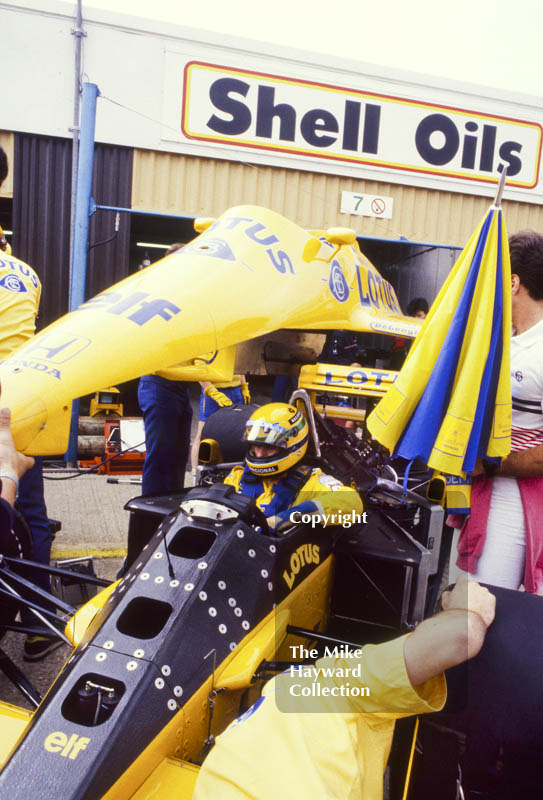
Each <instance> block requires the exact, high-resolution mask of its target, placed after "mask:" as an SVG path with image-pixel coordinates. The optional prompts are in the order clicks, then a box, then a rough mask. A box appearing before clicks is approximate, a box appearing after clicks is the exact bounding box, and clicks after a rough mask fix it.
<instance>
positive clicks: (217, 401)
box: [190, 375, 251, 478]
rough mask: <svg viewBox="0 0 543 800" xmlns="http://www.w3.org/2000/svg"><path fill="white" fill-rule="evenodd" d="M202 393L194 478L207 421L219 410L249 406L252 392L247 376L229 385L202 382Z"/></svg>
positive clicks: (193, 447) (193, 462) (194, 457)
mask: <svg viewBox="0 0 543 800" xmlns="http://www.w3.org/2000/svg"><path fill="white" fill-rule="evenodd" d="M200 386H201V387H202V391H201V393H200V415H199V417H198V427H197V429H196V436H195V439H194V442H193V443H192V449H191V457H190V460H191V467H192V477H193V478H196V468H197V466H198V451H199V449H200V440H201V438H202V431H203V429H204V425H205V424H206V422H207V420H208V419H209V418H210V416H211V415H212V414H214V413H215V411H218V410H219V408H227V407H228V406H234V405H244V404H245V405H249V404H250V402H251V391H250V389H249V384H248V382H247V380H246V378H245V375H234V377H233V379H232V380H231V381H229V382H227V383H211V381H200Z"/></svg>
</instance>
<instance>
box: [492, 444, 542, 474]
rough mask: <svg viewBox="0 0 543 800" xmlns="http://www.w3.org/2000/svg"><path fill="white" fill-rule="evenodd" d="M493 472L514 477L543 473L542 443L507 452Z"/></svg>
mask: <svg viewBox="0 0 543 800" xmlns="http://www.w3.org/2000/svg"><path fill="white" fill-rule="evenodd" d="M495 474H496V475H510V476H511V477H514V478H537V477H539V476H541V475H543V445H541V444H540V445H537V447H530V448H529V449H528V450H521V451H520V452H518V453H509V455H508V456H507V458H505V459H504V460H503V461H502V464H501V467H500V468H499V469H498V470H496V473H495Z"/></svg>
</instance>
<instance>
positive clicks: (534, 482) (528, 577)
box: [447, 475, 543, 594]
mask: <svg viewBox="0 0 543 800" xmlns="http://www.w3.org/2000/svg"><path fill="white" fill-rule="evenodd" d="M516 481H517V483H518V487H519V491H520V498H521V500H522V506H523V509H524V520H525V523H526V566H525V569H524V588H525V589H526V591H527V592H530V593H531V594H539V591H540V590H541V589H542V588H543V478H541V477H540V478H516ZM491 498H492V478H487V477H486V476H484V475H480V476H478V477H476V478H474V480H473V486H472V488H471V513H470V515H469V517H468V519H467V521H466V524H465V525H464V527H463V528H462V533H461V534H460V539H459V541H458V559H457V561H456V565H457V566H458V567H460V569H463V570H464V571H466V572H475V570H476V569H477V561H478V559H479V556H480V555H481V553H482V552H483V547H484V544H485V538H486V526H487V522H488V514H489V511H490V500H491ZM463 521H464V517H462V516H460V515H458V514H453V515H450V516H449V517H448V519H447V523H448V524H449V525H453V527H455V528H460V527H461V525H462V523H463Z"/></svg>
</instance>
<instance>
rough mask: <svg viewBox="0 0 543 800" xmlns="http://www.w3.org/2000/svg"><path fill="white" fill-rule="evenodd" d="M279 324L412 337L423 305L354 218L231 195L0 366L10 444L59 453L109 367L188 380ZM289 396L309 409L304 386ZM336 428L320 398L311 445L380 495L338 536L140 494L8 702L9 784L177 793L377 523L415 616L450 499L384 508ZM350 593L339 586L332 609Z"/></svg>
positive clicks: (361, 447)
mask: <svg viewBox="0 0 543 800" xmlns="http://www.w3.org/2000/svg"><path fill="white" fill-rule="evenodd" d="M233 286H235V287H236V291H232V287H233ZM238 287H239V290H238ZM225 298H228V302H225ZM280 328H291V329H292V328H296V329H307V330H327V329H335V328H345V329H351V330H360V331H370V332H371V331H374V332H384V333H388V334H391V335H398V336H407V337H414V336H415V335H416V333H417V331H418V328H419V323H418V322H417V321H416V320H413V319H410V318H405V317H403V316H402V315H401V312H400V308H399V305H398V302H397V299H396V296H395V294H394V291H393V289H392V287H391V286H390V285H389V284H388V283H387V282H386V281H384V280H383V279H382V278H381V277H380V276H379V275H378V273H377V271H376V270H375V268H374V267H373V266H372V265H371V264H370V263H369V262H368V261H367V259H366V258H365V257H364V256H363V255H362V254H361V252H360V250H359V249H358V246H357V244H356V241H355V238H354V234H352V232H348V231H345V230H343V229H335V230H331V231H328V232H322V231H320V232H313V233H308V232H306V231H303V230H302V229H300V228H298V227H297V226H296V225H294V224H293V223H291V222H289V221H288V220H286V219H284V218H283V217H281V216H279V215H278V214H276V213H274V212H271V211H268V210H266V209H261V208H256V207H252V206H243V207H239V208H235V209H231V210H229V211H227V212H226V213H225V214H224V215H223V216H222V217H220V218H219V219H218V220H217V221H216V222H215V223H214V224H213V225H212V226H211V227H209V228H208V229H207V230H206V231H205V232H204V233H202V235H201V236H199V237H198V238H197V239H196V240H195V241H193V242H192V243H191V244H190V245H188V246H186V247H184V248H183V249H182V250H180V251H178V252H177V253H175V254H173V255H171V256H169V257H167V258H166V259H163V260H162V261H160V262H158V263H156V264H154V265H152V266H151V267H148V268H147V269H145V270H143V271H142V272H140V273H138V274H137V275H134V276H131V277H130V278H127V279H126V280H125V281H122V282H121V283H119V284H117V285H116V286H114V287H112V288H111V289H110V290H108V291H106V292H103V293H102V294H100V295H98V296H97V297H95V298H93V299H92V300H89V301H87V302H86V303H84V304H83V305H82V306H81V307H80V308H79V309H77V310H76V311H74V312H72V313H71V314H68V315H67V316H66V317H63V318H62V319H60V320H58V321H57V322H56V323H54V324H53V325H51V326H49V327H48V328H47V329H45V330H44V331H42V332H41V333H40V334H38V335H37V336H36V337H35V338H34V339H32V340H31V341H30V342H28V343H27V344H26V345H24V346H23V347H22V348H20V349H19V350H18V351H17V352H16V353H14V354H13V355H12V356H11V357H10V358H9V359H7V360H6V361H5V362H4V363H3V364H2V365H0V381H1V385H2V402H3V404H5V405H8V406H10V407H11V409H12V418H13V431H14V436H15V441H16V445H17V446H18V447H19V448H20V449H24V450H25V451H26V452H29V453H33V454H40V453H46V454H47V453H55V454H56V453H59V452H62V450H63V447H64V446H65V441H66V438H65V433H66V430H67V423H68V421H69V415H70V408H69V407H70V401H71V400H72V399H73V398H75V397H78V396H81V395H84V394H87V393H89V392H91V391H93V390H94V389H96V388H98V387H100V386H106V385H112V384H114V383H119V382H122V381H126V380H128V379H130V378H133V377H137V376H138V375H141V374H143V373H146V372H153V371H157V370H161V369H164V368H169V367H172V366H176V367H177V368H178V369H179V372H178V375H179V377H181V376H182V377H184V378H187V379H194V380H197V379H204V378H206V379H211V380H213V379H218V378H221V379H228V377H231V375H232V372H233V366H234V357H233V355H234V350H235V345H236V344H238V343H239V342H243V341H245V340H247V339H250V338H253V337H256V336H259V335H261V334H263V333H266V332H269V331H273V330H277V329H280ZM202 354H204V355H202ZM370 372H371V375H370ZM343 373H344V374H343ZM329 374H330V375H332V378H333V373H332V372H331V371H329ZM337 374H339V375H340V378H341V380H343V383H344V386H343V389H344V390H345V393H346V394H353V393H356V392H362V393H363V390H364V385H366V384H367V386H366V388H367V389H368V391H367V394H369V395H372V394H373V395H379V394H382V392H383V391H384V388H385V386H386V384H387V383H389V382H390V381H392V380H393V378H394V375H393V374H392V373H387V374H386V375H387V377H386V378H385V373H384V372H382V371H381V372H380V371H379V370H373V371H369V372H368V373H367V374H366V373H363V377H361V375H360V373H359V374H357V376H355V377H354V378H353V377H352V376H351V377H349V375H350V373H349V372H348V371H347V370H344V371H343V372H341V369H340V370H339V373H337ZM337 374H336V378H335V380H336V383H332V384H331V386H332V388H333V387H334V386H335V388H336V389H337V388H338V385H337V380H338V378H337ZM327 375H328V373H327V372H326V371H324V373H319V374H317V375H316V374H313V373H310V374H309V375H308V377H307V381H308V383H307V385H308V389H309V390H310V391H311V390H312V389H314V390H315V391H317V390H318V389H319V388H322V384H323V383H324V385H325V386H326V381H327V380H328V378H327ZM343 389H342V391H343ZM298 400H299V401H302V402H305V403H306V413H308V414H309V415H312V411H311V409H310V404H309V400H308V398H307V399H305V398H298ZM323 425H324V427H322V426H323ZM319 426H320V428H319ZM334 427H335V426H334V425H333V424H332V423H326V422H323V421H321V419H320V417H319V416H318V415H316V417H315V420H314V424H313V426H312V431H313V456H314V458H315V459H316V460H317V463H319V459H321V461H320V463H322V464H323V466H324V467H325V468H326V469H328V471H330V472H332V473H333V474H336V475H337V476H338V477H339V478H340V479H342V480H343V481H344V482H345V481H346V482H347V483H351V484H352V485H353V487H355V488H356V490H357V491H360V492H361V493H362V494H363V495H364V497H368V496H369V493H370V492H375V500H374V501H373V502H374V503H376V504H377V505H376V507H375V508H374V509H373V510H372V509H370V511H371V512H372V514H373V516H371V515H370V523H371V524H370V525H367V526H366V525H358V526H353V527H352V529H349V530H348V531H347V533H348V536H347V538H346V529H344V528H341V529H338V528H319V527H312V526H310V525H303V524H299V525H294V526H293V527H292V528H291V529H290V530H289V531H288V532H287V534H286V535H284V536H281V537H274V536H271V535H268V534H267V533H266V531H265V525H264V523H263V520H262V519H261V518H259V517H258V515H256V516H255V512H254V508H253V507H252V506H251V505H250V504H249V503H248V502H246V501H245V500H244V499H243V498H241V497H240V496H238V495H236V494H235V493H234V492H233V491H232V489H231V487H222V486H218V485H212V486H210V487H207V488H200V489H198V490H196V493H195V490H193V491H192V492H191V493H188V494H184V495H182V496H175V497H173V498H171V497H170V498H168V497H166V498H158V499H157V498H154V499H153V501H145V500H144V499H141V500H139V501H137V502H135V503H134V505H133V506H132V511H133V513H139V514H141V515H142V516H146V515H147V517H149V516H153V517H155V518H156V521H157V522H160V525H159V527H158V528H157V530H156V532H155V533H153V535H152V538H151V539H150V541H149V542H148V544H146V545H145V547H144V550H143V552H142V554H141V557H140V558H139V559H137V560H136V561H135V562H134V564H133V565H132V566H131V567H130V568H129V570H128V572H127V573H126V574H125V575H124V576H123V577H122V579H121V580H120V581H119V582H118V583H117V584H115V585H114V586H113V587H110V588H109V589H107V590H105V592H104V593H102V594H101V595H99V596H98V597H99V598H100V600H96V599H94V600H93V601H91V603H90V604H89V605H88V606H86V607H83V609H82V610H81V611H79V612H78V614H76V616H75V617H74V618H73V619H72V620H70V622H69V623H68V625H67V628H66V633H67V635H68V637H69V638H70V639H71V641H72V642H73V643H74V650H73V653H72V655H71V656H70V658H69V660H68V662H67V663H66V665H65V666H64V668H63V669H62V671H61V672H60V674H59V675H58V677H57V679H56V681H55V682H54V684H53V686H52V687H51V689H50V690H49V692H48V694H47V695H46V697H45V699H44V700H43V702H42V703H41V704H40V705H39V707H38V709H37V710H36V711H35V712H34V713H32V714H30V713H29V712H26V711H22V710H21V711H19V710H18V709H14V707H12V706H7V705H6V704H0V725H1V727H2V731H3V733H2V748H1V751H0V752H1V754H2V756H3V758H4V768H3V770H2V772H1V773H0V794H1V795H2V796H6V797H8V796H9V797H10V798H11V800H16V799H17V798H21V800H22V798H25V800H26V797H27V796H28V795H29V794H36V792H39V796H40V798H43V800H53V798H55V800H56V798H57V797H58V792H59V787H62V795H63V796H64V797H65V798H66V800H68V798H73V800H76V798H77V799H78V800H80V799H81V800H82V799H83V798H86V799H87V800H91V798H92V799H93V800H94V799H96V800H97V798H100V797H104V798H108V799H109V798H111V800H113V798H115V800H121V798H129V797H137V798H144V797H149V798H150V797H153V798H166V797H171V796H174V795H175V796H179V797H181V798H186V799H187V800H188V798H189V797H191V795H192V786H193V783H194V780H195V776H196V775H197V771H198V765H199V764H200V763H201V761H202V759H203V757H204V756H205V753H206V751H207V749H208V748H209V747H210V746H211V745H212V743H213V737H214V736H215V735H216V734H217V733H219V732H220V731H222V730H223V729H224V728H225V726H226V725H227V724H228V723H229V722H230V721H231V720H233V719H234V718H235V717H237V716H238V714H239V713H240V712H242V711H243V710H245V709H246V708H247V707H248V706H249V705H250V704H251V703H252V702H253V701H254V700H255V699H256V697H257V696H258V692H259V688H260V686H261V683H262V680H263V679H264V678H266V677H269V676H270V674H273V673H274V672H275V671H277V670H278V669H281V668H282V664H284V663H287V662H289V661H291V660H292V659H291V658H290V655H291V651H290V645H291V644H300V643H302V642H307V643H309V642H313V641H316V640H319V638H322V637H324V638H325V639H326V637H327V636H329V635H330V630H328V618H329V614H330V609H331V608H333V606H334V603H333V594H334V585H335V584H336V585H339V583H341V580H340V581H339V582H338V581H336V582H334V574H335V569H337V568H338V564H339V563H340V561H339V559H338V556H339V555H340V556H341V559H343V560H344V561H345V560H346V561H349V562H354V563H355V564H356V562H357V559H358V558H359V556H360V553H361V551H362V550H363V549H364V541H363V540H364V535H365V533H366V531H367V529H369V528H371V529H372V530H373V531H374V533H375V532H377V535H378V536H380V535H381V531H385V529H386V531H388V533H387V536H388V539H387V541H388V542H389V543H390V542H396V544H397V543H398V542H399V539H401V543H400V544H398V546H397V547H396V550H395V553H396V556H397V558H396V561H397V563H398V564H399V565H400V567H401V570H402V575H403V576H404V577H403V578H402V580H403V583H401V582H400V590H399V596H398V597H397V598H396V599H397V606H398V609H399V611H398V615H397V616H396V617H394V620H393V623H392V625H386V626H385V627H386V628H387V629H390V627H392V628H393V629H397V630H401V629H403V630H406V629H409V628H410V627H412V626H413V625H414V624H416V622H418V621H420V619H421V618H422V616H423V615H424V613H425V606H426V590H427V586H428V578H429V575H431V574H437V571H438V568H437V561H436V559H435V558H434V556H433V555H432V548H434V547H435V553H436V554H437V553H438V551H439V536H438V535H437V529H439V532H440V530H441V519H442V510H441V509H440V508H439V507H437V506H431V504H428V503H427V501H424V500H423V498H420V497H419V498H416V497H414V496H413V497H411V496H410V500H409V503H410V504H411V510H412V511H413V513H412V514H411V522H410V523H409V524H408V525H407V526H403V527H402V526H401V525H398V524H397V523H396V522H394V521H391V519H389V518H388V517H387V515H386V514H384V515H383V511H382V509H381V506H382V505H383V503H384V505H385V506H388V504H389V503H391V504H392V505H394V504H397V503H398V502H399V501H398V496H397V491H396V488H397V487H395V486H394V484H392V483H391V482H389V481H387V480H385V479H384V478H383V475H385V473H384V472H382V470H381V468H382V467H383V464H384V462H383V461H379V460H378V459H377V461H375V462H374V468H372V469H373V472H372V470H370V469H369V468H368V467H367V466H366V462H367V463H370V462H371V458H372V456H374V455H375V454H374V453H372V451H371V448H369V449H368V446H367V442H365V443H357V442H358V440H357V439H356V437H354V436H353V435H352V434H347V433H346V432H344V431H340V430H339V429H335V430H334ZM338 437H339V439H338ZM357 470H358V471H357ZM386 477H388V475H386ZM379 481H380V483H379ZM369 502H370V505H371V502H372V501H369ZM419 504H420V505H419ZM419 507H421V508H422V507H424V513H425V514H426V515H427V520H426V522H427V524H425V525H421V526H420V529H419V531H418V533H419V534H422V535H421V536H418V540H417V536H413V535H412V533H413V530H411V528H410V526H411V523H413V518H414V517H415V516H416V513H415V510H416V509H417V508H419ZM436 513H437V515H438V516H439V520H438V522H437V525H436ZM419 516H420V515H419ZM413 524H414V525H415V527H416V526H417V525H418V524H419V523H418V522H415V523H413ZM408 528H409V529H410V530H408ZM423 529H424V531H423ZM430 529H431V530H432V535H431V536H429V535H428V531H429V530H430ZM410 531H411V532H410ZM395 537H396V539H395ZM385 538H386V537H385ZM372 558H373V559H374V561H376V562H379V559H380V556H379V555H377V556H376V555H375V553H372V554H371V555H370V559H372ZM372 582H374V579H373V577H372V576H370V584H371V583H372ZM391 590H392V591H393V592H394V591H396V590H395V589H394V588H392V587H391ZM340 594H341V593H340ZM344 601H345V598H344V597H342V596H340V595H338V598H337V605H338V608H340V607H341V605H342V603H344ZM364 604H365V595H363V594H362V593H360V596H359V605H360V606H364ZM340 610H341V609H340ZM358 611H359V609H358V610H356V611H355V610H353V614H352V617H353V619H352V621H353V622H355V623H356V622H357V619H356V617H357V613H358ZM340 616H341V615H340ZM343 616H345V614H343ZM366 616H367V615H366ZM342 641H343V640H342Z"/></svg>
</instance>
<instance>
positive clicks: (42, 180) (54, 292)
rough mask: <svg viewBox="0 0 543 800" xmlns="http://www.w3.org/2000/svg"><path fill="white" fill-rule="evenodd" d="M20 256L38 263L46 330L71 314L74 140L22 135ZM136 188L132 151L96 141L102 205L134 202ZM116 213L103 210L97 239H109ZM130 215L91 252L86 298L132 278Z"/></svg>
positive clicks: (18, 151)
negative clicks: (68, 312) (71, 199)
mask: <svg viewBox="0 0 543 800" xmlns="http://www.w3.org/2000/svg"><path fill="white" fill-rule="evenodd" d="M14 140H15V143H14V148H13V157H12V158H11V159H10V171H11V173H12V175H13V210H12V225H13V254H14V255H15V256H18V257H19V258H21V259H22V260H23V261H26V262H27V263H28V264H30V265H31V266H32V267H33V268H34V269H35V270H36V272H37V273H38V276H39V278H40V280H41V282H42V286H43V289H42V296H41V303H40V313H39V318H38V328H39V329H41V328H43V327H45V326H46V325H48V324H50V323H51V322H53V321H54V320H55V319H57V318H58V317H59V316H62V315H63V314H65V313H66V312H67V311H68V295H69V264H70V252H69V251H70V209H71V201H70V197H71V174H72V166H71V159H72V142H71V139H60V138H56V137H48V136H35V135H32V134H21V133H16V134H14ZM131 191H132V149H131V148H129V147H116V146H114V145H107V144H96V147H95V153H94V170H93V184H92V197H93V198H94V200H95V202H96V203H97V204H101V205H109V206H121V207H127V206H129V205H130V195H131ZM113 233H114V214H112V213H111V212H106V211H97V212H96V213H95V214H94V215H93V216H92V217H91V222H90V228H89V244H90V245H93V244H95V243H97V242H102V241H104V240H105V239H109V238H110V237H111V236H112V235H113ZM129 251H130V214H122V215H121V220H120V229H119V232H118V234H117V235H116V236H115V238H114V239H113V240H112V241H111V242H109V243H107V244H103V245H100V246H97V247H92V248H91V249H90V250H89V258H88V264H87V285H86V297H93V296H94V295H95V294H97V293H98V292H101V291H103V290H104V289H106V288H107V287H108V286H111V285H112V284H113V283H116V282H117V281H119V280H121V279H122V278H124V277H126V276H127V275H128V269H129Z"/></svg>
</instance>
